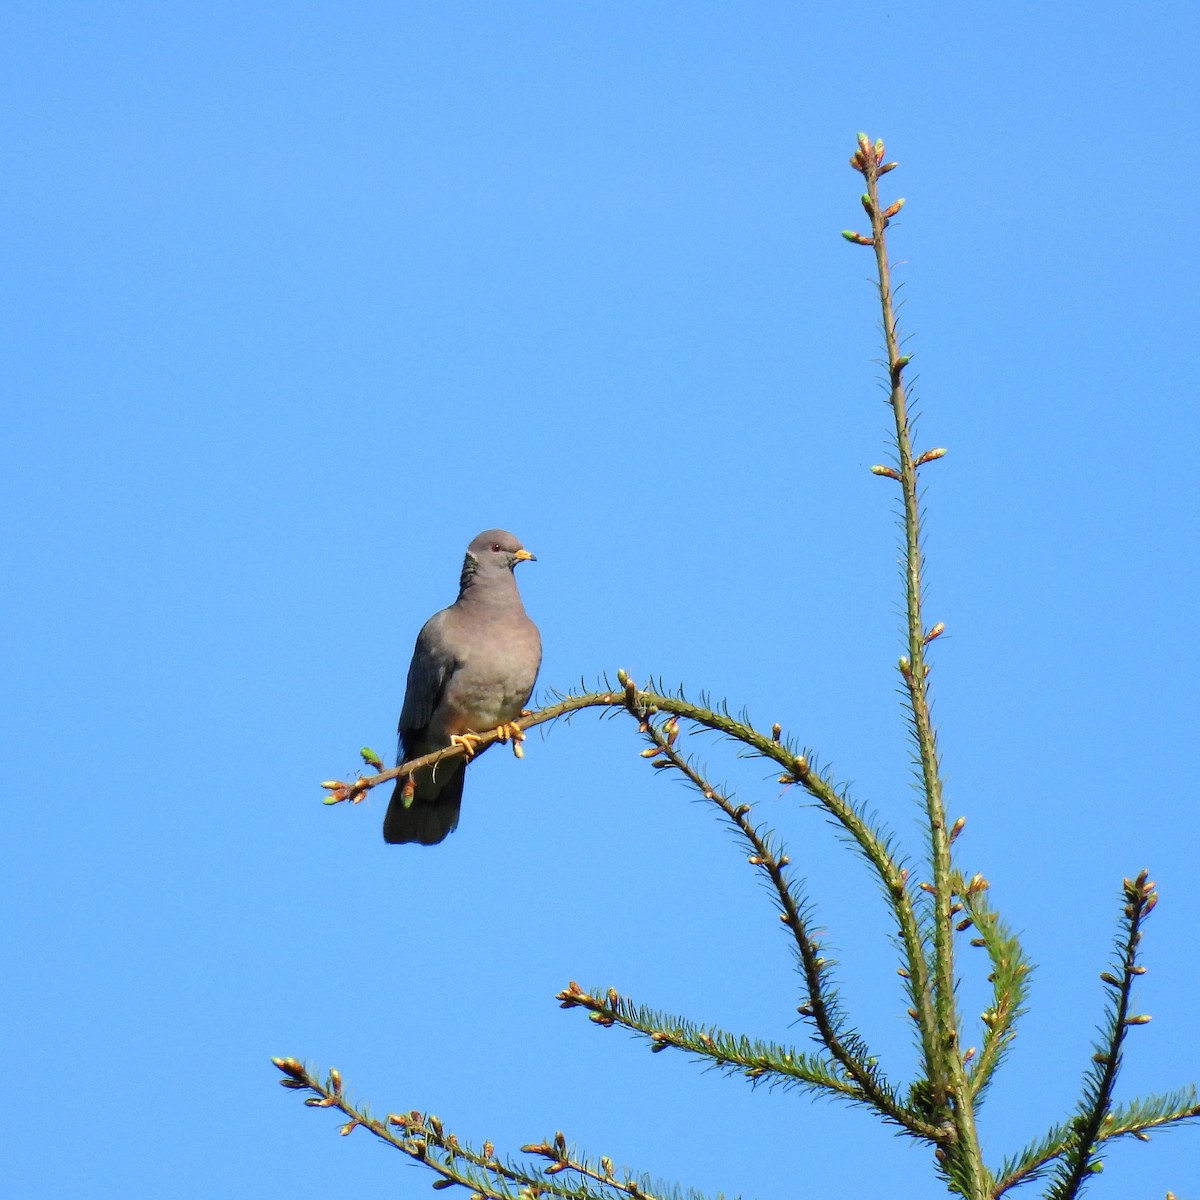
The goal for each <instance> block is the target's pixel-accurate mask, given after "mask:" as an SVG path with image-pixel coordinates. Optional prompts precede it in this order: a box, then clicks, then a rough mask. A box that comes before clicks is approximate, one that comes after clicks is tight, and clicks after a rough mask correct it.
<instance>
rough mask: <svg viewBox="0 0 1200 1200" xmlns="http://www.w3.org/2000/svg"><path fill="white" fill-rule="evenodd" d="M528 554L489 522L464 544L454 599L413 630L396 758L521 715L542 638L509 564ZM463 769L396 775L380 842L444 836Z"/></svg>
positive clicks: (441, 767) (451, 823)
mask: <svg viewBox="0 0 1200 1200" xmlns="http://www.w3.org/2000/svg"><path fill="white" fill-rule="evenodd" d="M532 560H533V555H532V554H530V553H529V551H528V550H526V549H525V547H524V546H522V545H521V543H520V542H519V541H517V539H516V538H515V537H513V535H512V534H511V533H506V532H505V531H504V530H503V529H487V530H485V531H484V532H483V533H481V534H480V535H479V536H478V537H477V538H476V539H475V540H474V541H473V542H472V543H471V544H470V545H469V546H468V547H467V557H466V558H465V559H464V560H463V569H462V578H461V580H460V581H459V591H458V599H457V600H455V602H454V603H453V604H452V605H450V607H449V608H443V609H442V611H441V612H439V613H435V614H434V615H433V616H432V617H430V618H429V620H428V621H426V622H425V625H424V627H423V628H422V629H421V632H420V634H418V635H417V647H416V649H415V650H414V651H413V657H412V664H411V665H410V666H409V668H408V688H407V690H406V691H405V693H404V707H403V708H402V709H401V711H400V749H399V754H398V761H399V762H409V761H411V760H412V759H414V758H420V757H421V756H422V755H424V754H431V753H432V752H433V751H434V750H441V749H443V748H444V747H446V746H449V745H452V744H460V745H463V744H465V745H466V746H467V748H468V750H474V746H473V745H472V738H471V736H470V735H471V734H474V733H486V732H487V731H488V730H489V729H495V728H496V726H498V725H506V724H508V723H509V722H511V721H514V720H516V718H517V717H518V716H520V714H521V710H522V709H523V708H524V707H525V702H526V701H527V700H528V699H529V694H530V692H532V691H533V682H534V680H535V679H536V678H537V673H538V667H539V666H541V662H542V639H541V637H540V636H539V635H538V631H537V626H536V625H534V623H533V622H532V621H531V620H530V619H529V618H528V617H527V616H526V615H525V609H524V607H523V606H522V604H521V596H520V593H519V592H518V591H517V581H516V578H515V577H514V576H513V569H514V568H515V567H516V565H517V563H519V562H526V561H532ZM468 757H469V755H468ZM465 774H466V760H465V759H462V758H449V759H444V760H443V761H442V762H439V763H436V764H435V765H434V766H432V767H426V768H425V769H423V770H420V771H417V772H416V773H415V775H413V776H409V777H407V778H400V779H397V780H396V789H395V791H394V792H393V793H392V800H391V803H390V804H389V805H388V810H387V816H386V817H384V819H383V839H384V841H386V842H420V843H421V844H422V845H425V846H432V845H435V844H436V843H438V842H440V841H441V840H442V839H443V838H444V837H445V836H446V834H448V833H449V832H450V831H451V830H452V829H454V828H455V827H456V826H457V825H458V808H459V805H460V804H461V803H462V790H463V777H464V775H465ZM410 780H411V782H409V781H410Z"/></svg>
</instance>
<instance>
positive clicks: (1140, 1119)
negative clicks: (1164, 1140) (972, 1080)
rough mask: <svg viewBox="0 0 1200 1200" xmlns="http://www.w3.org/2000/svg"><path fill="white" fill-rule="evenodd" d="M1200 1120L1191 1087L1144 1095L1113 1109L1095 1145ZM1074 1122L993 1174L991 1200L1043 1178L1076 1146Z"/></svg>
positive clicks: (1054, 1130) (1144, 1138) (1058, 1128)
mask: <svg viewBox="0 0 1200 1200" xmlns="http://www.w3.org/2000/svg"><path fill="white" fill-rule="evenodd" d="M1198 1118H1200V1103H1198V1102H1197V1095H1196V1089H1195V1088H1194V1087H1186V1088H1179V1089H1178V1090H1176V1091H1174V1092H1166V1093H1163V1094H1161V1095H1150V1096H1143V1097H1141V1098H1139V1099H1137V1100H1133V1101H1130V1102H1129V1103H1128V1104H1122V1105H1117V1106H1115V1107H1114V1108H1113V1109H1112V1110H1111V1111H1110V1112H1109V1114H1108V1116H1107V1118H1106V1119H1105V1121H1104V1125H1103V1128H1102V1129H1101V1130H1100V1132H1099V1134H1098V1135H1097V1141H1098V1142H1110V1141H1115V1140H1117V1139H1118V1138H1124V1137H1132V1138H1135V1139H1137V1140H1138V1141H1142V1142H1145V1141H1149V1140H1150V1136H1149V1135H1150V1133H1151V1132H1154V1131H1157V1130H1161V1129H1170V1128H1172V1127H1175V1126H1178V1125H1183V1124H1187V1123H1188V1122H1191V1121H1195V1120H1197V1119H1198ZM1075 1141H1076V1123H1075V1122H1074V1121H1066V1122H1062V1123H1060V1124H1057V1125H1054V1126H1053V1127H1052V1128H1051V1129H1049V1130H1048V1131H1047V1132H1046V1133H1045V1134H1043V1136H1042V1137H1040V1138H1039V1139H1038V1140H1037V1141H1036V1142H1034V1143H1032V1144H1031V1145H1029V1146H1027V1147H1026V1148H1025V1149H1024V1150H1022V1151H1021V1152H1020V1153H1019V1154H1015V1155H1013V1156H1011V1157H1010V1158H1008V1159H1006V1160H1005V1161H1004V1162H1003V1163H1002V1164H1001V1166H1000V1169H999V1170H998V1171H997V1172H996V1186H995V1190H994V1191H993V1193H992V1194H993V1196H994V1197H999V1196H1001V1195H1003V1194H1004V1193H1005V1192H1007V1191H1008V1190H1009V1189H1010V1188H1014V1187H1017V1186H1018V1185H1020V1184H1025V1183H1033V1182H1034V1181H1036V1180H1037V1179H1040V1178H1042V1177H1043V1176H1044V1175H1045V1174H1046V1171H1047V1170H1048V1169H1049V1168H1050V1167H1051V1166H1053V1165H1054V1163H1055V1162H1056V1161H1057V1160H1058V1159H1060V1158H1062V1157H1063V1156H1064V1155H1065V1154H1067V1152H1068V1151H1069V1150H1070V1149H1071V1148H1072V1147H1073V1146H1074V1145H1075Z"/></svg>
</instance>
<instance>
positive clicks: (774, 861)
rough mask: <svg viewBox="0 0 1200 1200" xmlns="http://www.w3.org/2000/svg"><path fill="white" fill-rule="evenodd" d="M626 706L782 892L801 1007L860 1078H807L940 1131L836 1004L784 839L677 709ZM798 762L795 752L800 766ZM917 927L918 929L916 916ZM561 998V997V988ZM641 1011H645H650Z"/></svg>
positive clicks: (752, 1069)
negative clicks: (683, 739)
mask: <svg viewBox="0 0 1200 1200" xmlns="http://www.w3.org/2000/svg"><path fill="white" fill-rule="evenodd" d="M626 707H627V708H628V710H629V712H630V713H631V715H632V716H633V717H634V719H635V720H637V721H638V727H639V729H640V730H641V732H642V733H644V734H645V736H646V738H647V740H648V741H649V742H650V744H651V746H650V749H648V750H644V751H643V752H642V753H643V754H644V755H646V756H647V757H649V758H650V759H651V761H652V764H653V766H655V767H657V768H663V767H666V768H674V769H675V770H677V771H678V772H679V773H680V774H682V775H683V776H684V777H685V778H686V779H687V780H688V782H689V783H690V784H691V785H692V786H693V787H694V788H695V789H696V791H698V792H699V793H700V795H701V796H702V797H703V798H704V800H706V801H707V802H708V803H710V804H712V805H714V806H715V807H716V808H717V809H719V810H720V812H721V813H722V815H723V816H724V817H725V819H726V820H727V821H729V822H730V824H731V825H732V826H733V827H734V829H735V830H736V831H737V833H738V835H739V836H740V837H741V839H742V840H743V842H744V843H745V844H746V848H747V849H748V850H749V851H750V854H749V856H748V861H749V863H750V865H751V866H752V867H754V868H756V869H757V870H758V871H759V872H760V873H761V874H762V876H763V877H764V878H765V880H766V882H767V884H768V886H769V887H770V888H771V890H772V891H773V892H774V893H775V897H776V900H777V901H778V904H779V918H780V920H781V921H782V922H783V923H784V925H785V926H786V928H787V929H788V931H789V932H790V934H791V935H792V940H793V942H794V943H795V947H796V955H797V958H798V959H799V963H800V969H801V973H802V975H803V976H804V981H805V990H806V1000H805V1003H804V1004H802V1005H801V1006H800V1012H801V1014H802V1015H803V1016H805V1017H808V1018H810V1019H811V1020H812V1021H813V1023H814V1024H815V1025H816V1033H817V1036H818V1038H819V1039H820V1041H821V1042H822V1044H823V1045H824V1046H825V1048H826V1049H827V1050H828V1051H829V1054H830V1055H831V1056H832V1058H833V1060H834V1061H835V1062H836V1063H837V1064H838V1065H839V1066H840V1067H841V1069H842V1072H843V1073H844V1074H845V1076H846V1077H847V1079H848V1080H849V1081H851V1082H852V1083H853V1088H852V1089H849V1090H848V1089H847V1087H846V1081H845V1080H842V1079H834V1082H832V1083H831V1082H830V1077H831V1072H830V1069H829V1066H826V1065H814V1067H813V1077H812V1078H811V1079H809V1080H808V1082H810V1083H812V1084H813V1085H814V1086H820V1087H826V1088H831V1089H832V1090H835V1091H838V1092H840V1093H842V1094H843V1095H849V1096H851V1098H853V1099H856V1100H859V1101H861V1102H862V1103H865V1104H870V1105H871V1106H873V1107H874V1108H875V1109H876V1110H877V1111H878V1112H880V1113H881V1114H882V1115H883V1116H884V1117H886V1118H887V1119H888V1120H890V1121H893V1122H895V1123H896V1124H898V1125H901V1126H902V1127H903V1128H905V1129H907V1130H909V1132H911V1133H915V1134H917V1135H919V1136H921V1137H925V1138H929V1139H933V1138H935V1137H936V1135H937V1130H936V1129H935V1128H934V1127H933V1126H931V1125H930V1124H929V1123H928V1122H927V1121H926V1120H924V1119H923V1117H922V1116H921V1115H919V1114H916V1113H914V1112H912V1111H910V1110H909V1109H908V1108H907V1107H906V1106H905V1105H903V1104H902V1103H901V1102H900V1099H899V1097H898V1095H897V1093H896V1090H895V1088H894V1087H893V1086H892V1085H891V1084H889V1083H888V1082H887V1080H886V1079H885V1078H884V1076H883V1073H882V1072H881V1071H880V1069H879V1067H878V1065H877V1063H876V1059H875V1056H874V1055H873V1054H872V1053H871V1052H870V1050H869V1049H868V1047H867V1046H866V1044H865V1043H864V1042H863V1040H862V1037H861V1035H859V1034H858V1033H856V1032H854V1031H852V1030H848V1029H846V1028H845V1027H844V1025H843V1023H842V1020H841V1014H840V1011H839V1007H838V1004H837V999H836V989H835V988H834V987H833V985H832V981H831V979H830V975H829V969H830V966H831V965H832V964H831V963H830V962H829V960H828V959H826V958H825V957H823V956H822V955H821V953H820V946H819V944H818V942H817V940H816V939H815V938H814V937H813V935H812V934H811V933H810V931H809V927H808V926H809V922H808V920H807V918H806V912H807V909H808V905H807V903H806V902H805V901H804V899H803V898H802V897H801V896H800V895H799V894H798V892H797V890H796V884H795V881H794V880H792V879H790V878H789V876H788V873H787V868H788V866H789V865H790V863H791V859H790V858H789V857H788V856H787V854H786V853H784V851H783V848H782V847H781V846H780V847H776V845H775V844H774V841H773V839H772V837H771V835H770V833H769V832H768V831H767V830H765V829H763V828H761V827H760V826H756V825H755V824H754V822H753V820H752V819H751V818H752V815H753V809H752V808H751V806H750V805H748V804H739V803H736V802H735V801H734V799H733V798H731V797H730V796H728V795H726V794H725V793H724V792H723V791H721V790H718V789H717V788H716V787H714V786H713V785H712V784H711V783H709V781H708V780H707V779H705V778H704V776H703V775H701V773H700V771H699V768H698V767H697V766H696V765H695V764H694V763H693V762H692V761H691V760H690V759H688V758H686V757H685V756H684V755H683V754H681V753H680V751H679V749H678V747H677V745H676V739H677V737H678V734H679V718H678V717H677V716H673V715H672V716H670V717H668V718H667V719H666V720H665V721H661V722H658V721H656V720H655V719H654V718H653V717H652V716H651V715H650V714H648V713H647V712H646V711H645V709H644V708H643V707H642V705H641V702H640V697H639V694H638V693H637V692H636V691H627V693H626ZM777 736H778V737H781V736H782V734H781V731H778V728H776V730H772V741H775V739H776V737H777ZM796 761H797V760H796V758H795V757H794V756H793V757H792V762H793V769H794V768H795V764H796ZM805 773H808V772H807V771H806V772H805ZM781 782H785V783H791V782H793V776H792V775H790V774H789V775H788V776H785V777H784V779H783V780H781ZM870 832H871V834H872V837H873V839H874V844H875V845H876V847H877V848H878V851H879V853H880V854H881V855H882V856H883V857H884V858H886V859H887V860H888V862H889V864H890V867H891V870H892V871H894V872H895V875H896V878H897V879H900V881H901V883H902V882H903V880H902V878H901V875H902V872H901V870H900V868H898V867H897V866H896V864H895V863H894V862H893V861H892V860H891V858H890V855H888V854H887V851H886V847H885V846H884V845H883V842H882V840H881V839H879V838H878V836H877V835H875V834H874V831H870ZM902 897H903V899H904V900H908V893H907V891H903V890H902ZM913 927H914V929H915V917H914V920H913ZM914 957H915V958H916V960H917V961H918V962H923V961H924V960H923V957H922V956H921V954H920V953H919V951H918V952H917V953H916V954H915V955H914ZM609 995H610V996H613V997H615V996H616V993H615V992H610V993H609ZM559 998H560V999H562V998H563V997H562V995H560V997H559ZM628 1011H633V1010H628ZM637 1011H638V1012H641V1013H643V1014H645V1013H646V1012H647V1011H648V1010H637ZM623 1023H625V1024H627V1025H628V1027H629V1028H640V1027H639V1026H637V1025H636V1024H629V1023H628V1022H623ZM669 1028H674V1026H671V1027H668V1026H665V1025H664V1026H662V1027H660V1028H659V1029H658V1031H657V1034H658V1036H659V1037H660V1039H661V1040H660V1041H659V1046H666V1045H670V1044H675V1043H673V1042H672V1041H671V1036H672V1035H671V1033H670V1032H669ZM650 1032H651V1034H652V1035H654V1034H655V1032H656V1031H654V1030H651V1031H650ZM725 1037H726V1039H727V1042H728V1039H729V1035H725ZM710 1041H711V1039H710ZM695 1042H696V1039H693V1043H695ZM698 1044H699V1045H700V1046H701V1049H700V1050H695V1051H694V1052H695V1053H700V1054H701V1055H702V1056H703V1055H704V1054H705V1051H704V1049H703V1047H704V1046H705V1045H706V1044H707V1043H705V1042H704V1041H703V1038H702V1037H701V1038H700V1041H699V1043H698ZM785 1057H786V1058H787V1059H788V1061H789V1062H792V1061H794V1056H793V1055H792V1054H791V1053H790V1052H789V1054H788V1055H786V1056H785ZM779 1061H780V1062H782V1061H783V1058H782V1057H781V1058H780V1059H779ZM764 1070H765V1068H764V1066H763V1064H762V1062H760V1061H755V1062H754V1063H752V1064H747V1074H749V1075H750V1077H751V1078H759V1077H761V1074H762V1072H763V1071H764ZM784 1074H788V1075H789V1077H791V1078H793V1079H794V1078H795V1076H794V1074H791V1071H790V1068H789V1069H788V1070H787V1071H785V1072H784Z"/></svg>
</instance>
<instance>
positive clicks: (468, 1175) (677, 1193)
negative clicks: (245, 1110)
mask: <svg viewBox="0 0 1200 1200" xmlns="http://www.w3.org/2000/svg"><path fill="white" fill-rule="evenodd" d="M271 1061H272V1062H273V1063H274V1064H275V1066H276V1067H278V1069H279V1070H280V1071H281V1072H283V1075H284V1078H283V1079H281V1080H280V1081H279V1082H280V1083H281V1084H282V1085H283V1086H284V1087H285V1088H290V1089H292V1090H295V1091H306V1092H309V1093H310V1095H309V1096H308V1097H307V1098H306V1099H305V1101H304V1103H305V1104H306V1105H307V1106H308V1107H309V1108H334V1109H337V1110H338V1112H340V1113H341V1114H342V1115H343V1116H345V1117H346V1118H347V1120H346V1122H345V1123H344V1124H343V1125H341V1126H340V1127H339V1129H338V1132H339V1133H340V1134H341V1136H342V1137H346V1136H348V1135H349V1134H351V1133H353V1132H354V1130H355V1129H358V1128H360V1127H361V1128H362V1129H365V1130H366V1131H367V1132H368V1133H371V1134H373V1135H374V1136H375V1137H377V1138H379V1140H380V1141H382V1142H386V1143H387V1144H388V1145H389V1146H391V1147H392V1148H393V1149H396V1150H399V1151H400V1153H401V1154H404V1155H406V1156H407V1157H409V1158H410V1159H412V1160H413V1161H414V1162H418V1163H421V1164H422V1165H423V1166H425V1167H428V1168H429V1169H430V1170H432V1171H433V1172H434V1173H435V1174H436V1175H438V1176H439V1179H438V1180H437V1181H436V1182H435V1183H434V1185H433V1186H434V1187H435V1188H448V1187H452V1186H455V1185H457V1186H459V1187H463V1188H466V1189H468V1190H469V1191H470V1193H471V1200H480V1198H483V1197H486V1198H487V1200H536V1197H538V1196H557V1197H561V1198H562V1200H613V1198H614V1197H616V1196H626V1197H629V1200H682V1193H681V1190H680V1189H679V1188H676V1187H668V1188H659V1187H653V1188H652V1187H651V1186H650V1185H649V1184H648V1183H647V1182H646V1181H645V1180H644V1179H638V1178H635V1177H634V1176H633V1175H631V1174H630V1173H629V1172H627V1171H624V1170H622V1171H621V1172H619V1173H618V1171H617V1170H616V1169H615V1168H614V1166H613V1164H612V1161H611V1160H610V1159H608V1158H607V1157H602V1158H600V1159H597V1160H594V1161H593V1160H590V1159H588V1158H586V1157H585V1156H583V1155H580V1154H578V1153H576V1152H575V1151H574V1150H571V1151H568V1147H567V1141H566V1138H565V1137H564V1136H563V1134H562V1133H556V1134H555V1135H554V1137H553V1138H552V1139H551V1140H550V1141H549V1142H537V1143H531V1144H529V1145H526V1146H522V1147H521V1149H522V1151H523V1152H524V1153H526V1154H531V1155H535V1156H537V1157H542V1158H546V1159H548V1160H549V1161H548V1164H547V1165H546V1166H544V1167H543V1166H540V1165H539V1166H533V1167H528V1166H524V1165H522V1164H519V1163H515V1162H513V1161H512V1160H511V1159H507V1160H502V1159H500V1158H497V1156H496V1151H495V1147H494V1146H493V1145H492V1143H491V1142H486V1141H485V1142H484V1143H483V1145H482V1146H481V1147H480V1148H479V1149H478V1150H476V1149H475V1148H473V1147H471V1146H469V1145H466V1144H465V1143H463V1142H460V1141H459V1139H458V1137H457V1136H456V1135H455V1134H453V1133H447V1132H446V1130H445V1128H444V1126H443V1125H442V1122H441V1121H440V1120H439V1119H438V1118H437V1117H435V1116H434V1115H433V1114H431V1113H421V1112H418V1111H416V1110H413V1111H412V1112H406V1113H389V1114H388V1115H387V1116H386V1117H385V1118H383V1119H380V1118H378V1117H375V1116H373V1115H372V1113H371V1111H370V1109H369V1108H368V1107H367V1106H366V1105H365V1104H355V1103H353V1102H352V1101H351V1100H350V1098H349V1096H348V1095H347V1093H346V1090H345V1087H344V1085H343V1083H342V1078H341V1075H340V1074H339V1073H338V1072H337V1071H336V1070H330V1071H329V1073H328V1075H327V1076H326V1078H325V1079H324V1080H321V1079H320V1078H319V1076H318V1075H317V1074H315V1073H313V1072H311V1071H310V1070H309V1069H308V1068H307V1067H306V1066H304V1065H303V1064H302V1063H300V1062H298V1061H297V1060H296V1059H294V1058H273V1059H272V1060H271ZM568 1170H570V1171H574V1172H575V1174H576V1175H577V1176H578V1178H576V1179H573V1180H559V1179H557V1178H556V1177H557V1176H558V1175H559V1174H561V1173H562V1172H565V1171H568ZM686 1195H687V1200H704V1198H703V1197H702V1196H701V1195H700V1193H697V1192H694V1191H692V1190H691V1189H689V1190H688V1192H687V1193H686Z"/></svg>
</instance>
